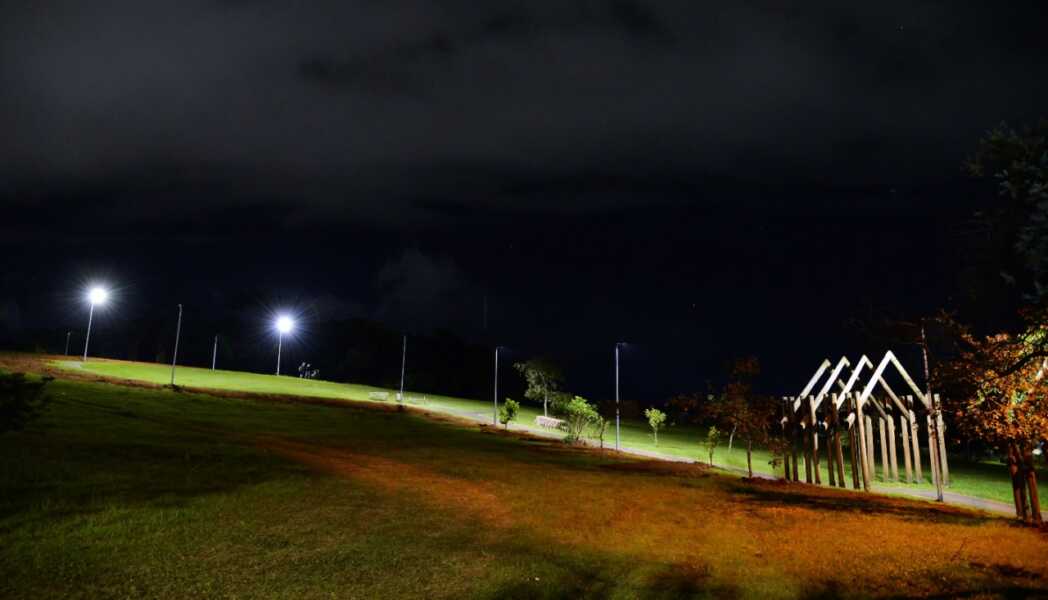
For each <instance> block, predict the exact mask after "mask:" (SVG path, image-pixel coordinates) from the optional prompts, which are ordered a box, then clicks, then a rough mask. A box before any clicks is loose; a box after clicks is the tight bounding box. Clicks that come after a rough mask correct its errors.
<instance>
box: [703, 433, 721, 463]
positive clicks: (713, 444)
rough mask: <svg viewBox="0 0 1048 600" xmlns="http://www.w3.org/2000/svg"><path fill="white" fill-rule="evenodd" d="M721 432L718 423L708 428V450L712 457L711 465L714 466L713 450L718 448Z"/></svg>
mask: <svg viewBox="0 0 1048 600" xmlns="http://www.w3.org/2000/svg"><path fill="white" fill-rule="evenodd" d="M720 439H721V432H720V430H719V429H717V426H716V425H713V426H712V427H710V428H709V429H708V430H706V452H707V454H709V457H710V466H711V467H712V466H713V451H714V450H716V449H717V444H718V443H720Z"/></svg>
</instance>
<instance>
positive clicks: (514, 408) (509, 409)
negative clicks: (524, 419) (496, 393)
mask: <svg viewBox="0 0 1048 600" xmlns="http://www.w3.org/2000/svg"><path fill="white" fill-rule="evenodd" d="M519 412H520V402H517V401H516V400H514V399H513V398H506V401H505V402H503V403H502V406H500V407H499V422H500V423H502V424H503V425H504V426H505V427H506V429H509V422H510V421H514V420H516V418H517V413H519Z"/></svg>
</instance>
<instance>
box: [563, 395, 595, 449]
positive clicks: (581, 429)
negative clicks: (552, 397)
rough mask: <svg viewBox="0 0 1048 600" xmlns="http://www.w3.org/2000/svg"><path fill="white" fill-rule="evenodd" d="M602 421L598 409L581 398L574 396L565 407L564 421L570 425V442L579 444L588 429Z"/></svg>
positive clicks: (568, 438)
mask: <svg viewBox="0 0 1048 600" xmlns="http://www.w3.org/2000/svg"><path fill="white" fill-rule="evenodd" d="M600 419H601V416H600V413H598V412H597V409H596V408H595V407H594V406H593V405H592V404H590V403H589V402H587V401H586V399H585V398H583V397H581V396H573V397H572V399H571V401H570V402H568V403H567V404H566V405H565V406H564V421H565V423H567V425H568V437H567V440H568V441H569V442H578V441H580V440H581V439H582V436H583V434H584V433H585V432H586V429H587V428H588V427H592V426H594V425H596V424H598V422H599V420H600Z"/></svg>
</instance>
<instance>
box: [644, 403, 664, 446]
mask: <svg viewBox="0 0 1048 600" xmlns="http://www.w3.org/2000/svg"><path fill="white" fill-rule="evenodd" d="M644 416H645V417H647V419H648V425H650V426H651V431H652V433H653V434H654V435H655V445H656V446H658V445H659V430H660V429H662V426H663V425H665V424H666V413H664V412H662V411H661V410H659V409H657V408H649V409H648V410H646V411H644Z"/></svg>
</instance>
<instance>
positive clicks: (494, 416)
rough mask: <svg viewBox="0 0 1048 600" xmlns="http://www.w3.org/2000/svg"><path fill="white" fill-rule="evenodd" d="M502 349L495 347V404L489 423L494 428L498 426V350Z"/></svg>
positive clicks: (501, 347)
mask: <svg viewBox="0 0 1048 600" xmlns="http://www.w3.org/2000/svg"><path fill="white" fill-rule="evenodd" d="M503 348H505V346H495V403H494V413H492V416H491V422H492V424H494V425H495V426H496V427H498V425H499V350H502V349H503Z"/></svg>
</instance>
